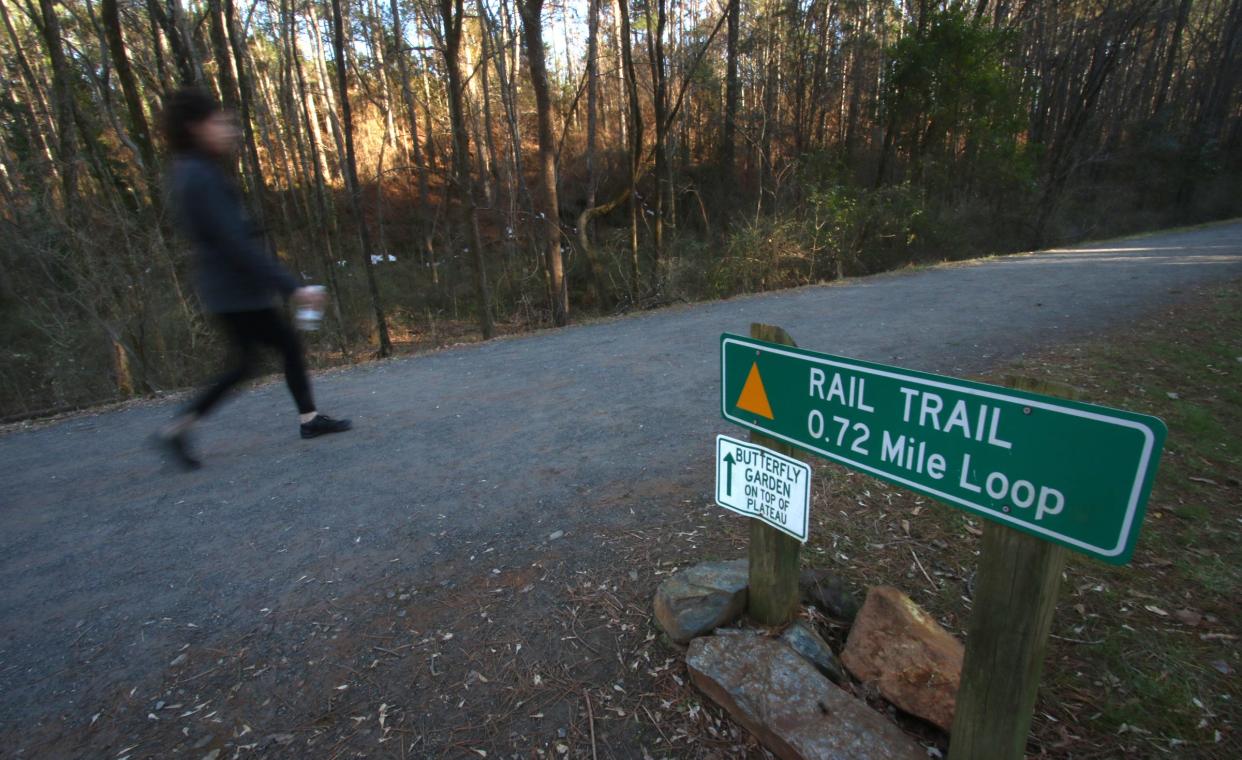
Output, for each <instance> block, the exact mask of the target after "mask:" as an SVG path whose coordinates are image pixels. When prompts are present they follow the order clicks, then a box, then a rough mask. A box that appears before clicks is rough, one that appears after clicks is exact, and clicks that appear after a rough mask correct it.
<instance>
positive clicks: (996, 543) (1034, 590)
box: [949, 378, 1080, 760]
mask: <svg viewBox="0 0 1242 760" xmlns="http://www.w3.org/2000/svg"><path fill="white" fill-rule="evenodd" d="M1004 385H1005V386H1006V387H1009V388H1016V389H1018V390H1024V391H1031V392H1032V393H1042V394H1045V395H1049V396H1060V397H1062V398H1068V399H1077V398H1078V397H1079V395H1080V394H1078V393H1077V392H1076V391H1074V390H1073V389H1071V388H1068V387H1066V386H1060V385H1056V384H1054V383H1047V382H1040V381H1035V380H1028V379H1025V378H1005V381H1004ZM1064 566H1065V549H1063V548H1061V547H1060V546H1057V545H1056V544H1053V543H1050V542H1048V541H1044V540H1042V539H1039V538H1036V537H1034V536H1030V535H1027V534H1026V533H1022V532H1020V531H1016V530H1014V529H1012V528H1008V527H1005V526H1004V525H1001V524H999V523H995V522H991V521H989V522H987V523H985V524H984V526H983V550H982V552H981V553H980V556H979V566H978V568H977V569H976V571H975V579H976V580H975V596H974V612H973V613H972V615H971V618H970V626H969V628H968V629H967V631H966V661H965V663H964V664H963V666H962V684H961V686H960V687H959V688H958V693H957V712H956V714H955V715H954V717H953V732H952V733H951V734H950V744H949V760H1022V757H1023V756H1024V755H1025V752H1026V738H1027V734H1028V733H1030V729H1031V716H1032V714H1033V712H1034V709H1035V696H1036V693H1037V692H1038V691H1039V678H1040V673H1041V671H1042V670H1043V666H1044V653H1045V651H1046V649H1047V646H1048V634H1049V632H1050V631H1051V629H1052V616H1053V613H1054V612H1055V611H1056V606H1057V591H1058V589H1059V587H1060V585H1061V571H1062V568H1064Z"/></svg>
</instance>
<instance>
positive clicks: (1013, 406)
mask: <svg viewBox="0 0 1242 760" xmlns="http://www.w3.org/2000/svg"><path fill="white" fill-rule="evenodd" d="M720 372H721V381H722V382H721V389H722V396H721V400H720V404H721V413H722V414H723V415H724V417H725V419H727V420H729V421H731V422H735V423H737V424H739V425H741V426H743V427H747V428H750V429H751V430H755V431H758V432H760V433H763V434H765V435H769V436H771V437H773V438H776V439H779V440H782V441H785V442H787V443H790V444H793V445H794V446H798V447H800V448H803V449H806V450H807V451H810V452H813V453H815V454H818V455H820V456H823V457H827V458H828V459H831V460H833V461H836V462H839V463H841V464H843V465H846V466H847V467H851V468H853V469H856V470H860V471H862V472H865V473H868V474H871V475H875V476H877V477H880V478H883V479H885V480H888V481H890V482H892V483H895V484H897V485H900V486H904V487H905V488H909V489H910V490H913V491H917V492H919V493H922V494H926V495H927V496H930V497H932V498H934V499H937V500H939V501H942V502H944V503H946V504H948V505H950V506H953V507H957V508H959V509H963V510H966V511H968V512H974V513H975V514H978V515H980V516H982V517H986V518H988V519H990V520H995V521H997V522H999V523H1002V524H1005V525H1008V526H1009V527H1012V528H1016V529H1018V530H1021V531H1025V532H1027V533H1030V534H1032V535H1035V536H1038V537H1040V538H1043V539H1046V540H1049V541H1054V542H1056V543H1059V544H1062V545H1064V546H1067V547H1069V548H1071V549H1074V550H1076V551H1080V552H1083V553H1086V554H1090V555H1092V556H1095V557H1099V558H1100V559H1103V560H1105V561H1107V562H1111V563H1114V564H1125V563H1126V562H1128V561H1129V559H1130V555H1131V554H1132V553H1133V551H1134V542H1135V540H1136V539H1137V537H1138V529H1139V524H1140V523H1142V521H1143V513H1144V509H1145V507H1146V504H1147V497H1148V496H1149V494H1150V493H1151V485H1152V480H1153V478H1154V477H1155V474H1156V464H1157V462H1158V461H1159V458H1160V451H1161V447H1162V446H1163V445H1164V438H1165V433H1166V430H1165V426H1164V423H1163V422H1161V421H1160V420H1159V419H1157V418H1155V417H1149V416H1147V415H1142V414H1134V413H1131V412H1124V411H1119V410H1116V409H1108V408H1105V407H1100V406H1094V405H1091V404H1083V403H1078V402H1074V401H1066V400H1064V399H1059V398H1053V397H1049V396H1041V395H1038V394H1034V393H1027V392H1024V391H1018V390H1012V389H1009V388H1002V387H999V386H994V385H987V384H984V383H974V382H970V381H966V380H958V379H955V378H950V377H942V376H939V375H931V374H927V373H923V372H914V371H912V370H906V369H899V368H897V367H886V366H883V365H880V364H871V363H869V362H862V361H857V360H854V359H844V358H841V357H838V356H829V355H827V354H820V353H815V352H813V351H806V350H804V349H799V348H793V347H790V346H782V345H777V344H774V343H766V342H764V341H758V340H754V339H752V338H743V337H740V336H736V335H728V334H725V335H722V336H721V342H720Z"/></svg>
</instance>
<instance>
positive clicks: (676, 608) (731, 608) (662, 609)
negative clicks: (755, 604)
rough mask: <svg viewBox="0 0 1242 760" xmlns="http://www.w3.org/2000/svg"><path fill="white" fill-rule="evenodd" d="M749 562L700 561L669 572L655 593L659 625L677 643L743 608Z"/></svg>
mask: <svg viewBox="0 0 1242 760" xmlns="http://www.w3.org/2000/svg"><path fill="white" fill-rule="evenodd" d="M748 568H749V563H748V562H747V560H744V559H738V560H733V561H730V562H704V563H702V564H699V565H695V566H694V567H689V568H686V569H685V570H682V571H680V572H678V573H675V574H673V575H672V576H671V577H670V578H668V579H667V580H665V581H664V582H663V583H661V584H660V587H659V588H658V589H657V590H656V595H655V614H656V620H657V621H658V622H659V623H660V627H661V628H663V629H664V631H665V633H667V634H668V637H669V638H670V639H672V640H673V641H675V642H677V643H678V644H685V643H686V642H688V641H690V639H693V638H694V637H695V636H702V635H703V634H705V633H711V632H712V631H713V630H714V629H715V628H717V627H718V626H722V625H725V624H727V623H730V622H732V621H733V620H736V619H737V618H738V617H739V616H740V615H741V614H742V612H743V611H744V610H745V609H746V584H747V581H748V578H747V575H748V572H749V570H748Z"/></svg>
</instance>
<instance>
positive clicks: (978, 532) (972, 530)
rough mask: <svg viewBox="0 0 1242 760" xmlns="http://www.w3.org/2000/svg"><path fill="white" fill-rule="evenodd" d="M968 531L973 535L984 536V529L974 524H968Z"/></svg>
mask: <svg viewBox="0 0 1242 760" xmlns="http://www.w3.org/2000/svg"><path fill="white" fill-rule="evenodd" d="M966 532H967V533H969V534H970V535H972V536H982V535H983V531H981V530H979V529H978V528H976V527H975V526H973V525H967V526H966Z"/></svg>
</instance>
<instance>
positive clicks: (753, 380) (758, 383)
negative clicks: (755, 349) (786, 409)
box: [737, 362, 775, 420]
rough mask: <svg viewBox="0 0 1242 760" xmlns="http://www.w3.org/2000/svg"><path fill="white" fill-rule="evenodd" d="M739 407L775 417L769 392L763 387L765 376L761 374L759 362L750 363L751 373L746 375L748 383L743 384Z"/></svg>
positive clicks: (770, 417)
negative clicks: (769, 401)
mask: <svg viewBox="0 0 1242 760" xmlns="http://www.w3.org/2000/svg"><path fill="white" fill-rule="evenodd" d="M737 408H738V409H741V410H742V411H744V412H750V413H752V414H757V415H759V416H760V417H767V418H768V419H770V420H771V419H775V417H773V416H772V405H771V404H769V403H768V392H767V391H765V390H764V389H763V378H762V377H760V376H759V363H758V362H756V363H754V364H752V365H750V374H749V375H747V376H746V385H743V386H742V395H741V396H738V399H737Z"/></svg>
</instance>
